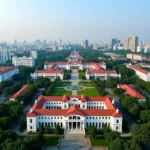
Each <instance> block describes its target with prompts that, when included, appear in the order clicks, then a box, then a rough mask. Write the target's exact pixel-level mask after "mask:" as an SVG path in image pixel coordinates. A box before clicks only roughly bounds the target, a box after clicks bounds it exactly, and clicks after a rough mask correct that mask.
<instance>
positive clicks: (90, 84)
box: [78, 81, 94, 87]
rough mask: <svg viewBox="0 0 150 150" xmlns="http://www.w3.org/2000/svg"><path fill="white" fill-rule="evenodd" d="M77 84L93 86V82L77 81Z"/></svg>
mask: <svg viewBox="0 0 150 150" xmlns="http://www.w3.org/2000/svg"><path fill="white" fill-rule="evenodd" d="M78 85H82V86H85V87H94V83H93V82H82V81H80V82H78Z"/></svg>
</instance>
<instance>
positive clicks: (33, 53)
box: [30, 51, 38, 59]
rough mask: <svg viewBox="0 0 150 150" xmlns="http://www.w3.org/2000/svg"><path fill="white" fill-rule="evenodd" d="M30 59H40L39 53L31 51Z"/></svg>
mask: <svg viewBox="0 0 150 150" xmlns="http://www.w3.org/2000/svg"><path fill="white" fill-rule="evenodd" d="M30 57H33V58H35V59H37V58H38V55H37V51H30Z"/></svg>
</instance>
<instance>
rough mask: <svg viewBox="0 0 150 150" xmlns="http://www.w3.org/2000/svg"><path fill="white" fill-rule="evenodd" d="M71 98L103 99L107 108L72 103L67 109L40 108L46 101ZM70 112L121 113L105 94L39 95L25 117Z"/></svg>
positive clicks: (80, 113) (84, 99)
mask: <svg viewBox="0 0 150 150" xmlns="http://www.w3.org/2000/svg"><path fill="white" fill-rule="evenodd" d="M71 98H78V99H79V100H81V101H82V102H86V101H103V102H105V105H106V107H107V109H103V110H102V109H95V110H94V109H79V107H78V106H77V105H72V106H71V107H70V108H69V109H42V107H43V105H44V103H45V102H46V101H63V102H67V101H69V100H71ZM72 114H78V115H81V116H93V115H94V116H99V115H102V116H114V117H121V114H120V113H118V112H117V111H116V108H115V107H114V105H113V104H112V102H111V99H110V97H109V96H108V95H107V96H103V97H102V96H97V97H87V96H85V95H81V96H68V95H64V96H42V95H41V96H39V98H38V100H37V101H36V102H35V104H34V105H33V107H32V111H31V112H29V113H28V114H27V117H32V116H37V115H56V116H57V115H61V116H62V115H63V116H68V115H72Z"/></svg>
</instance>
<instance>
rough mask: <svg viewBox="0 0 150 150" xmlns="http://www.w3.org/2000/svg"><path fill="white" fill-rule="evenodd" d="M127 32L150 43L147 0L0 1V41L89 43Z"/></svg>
mask: <svg viewBox="0 0 150 150" xmlns="http://www.w3.org/2000/svg"><path fill="white" fill-rule="evenodd" d="M130 35H137V36H139V38H140V40H145V41H147V42H149V43H150V0H0V41H10V42H12V41H14V39H17V40H18V41H22V40H27V41H34V40H36V39H41V40H44V39H46V40H47V41H49V40H59V39H60V38H62V39H63V40H65V41H67V40H69V41H80V40H83V39H85V38H86V39H89V41H90V43H92V42H97V41H103V42H110V40H111V38H118V39H121V40H123V39H124V37H125V36H130Z"/></svg>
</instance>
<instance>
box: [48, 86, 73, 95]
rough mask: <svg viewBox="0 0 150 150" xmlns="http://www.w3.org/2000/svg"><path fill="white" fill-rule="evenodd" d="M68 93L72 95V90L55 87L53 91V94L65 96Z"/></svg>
mask: <svg viewBox="0 0 150 150" xmlns="http://www.w3.org/2000/svg"><path fill="white" fill-rule="evenodd" d="M64 94H66V95H72V91H69V90H65V89H64V88H54V89H53V90H52V92H51V95H52V96H63V95H64Z"/></svg>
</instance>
